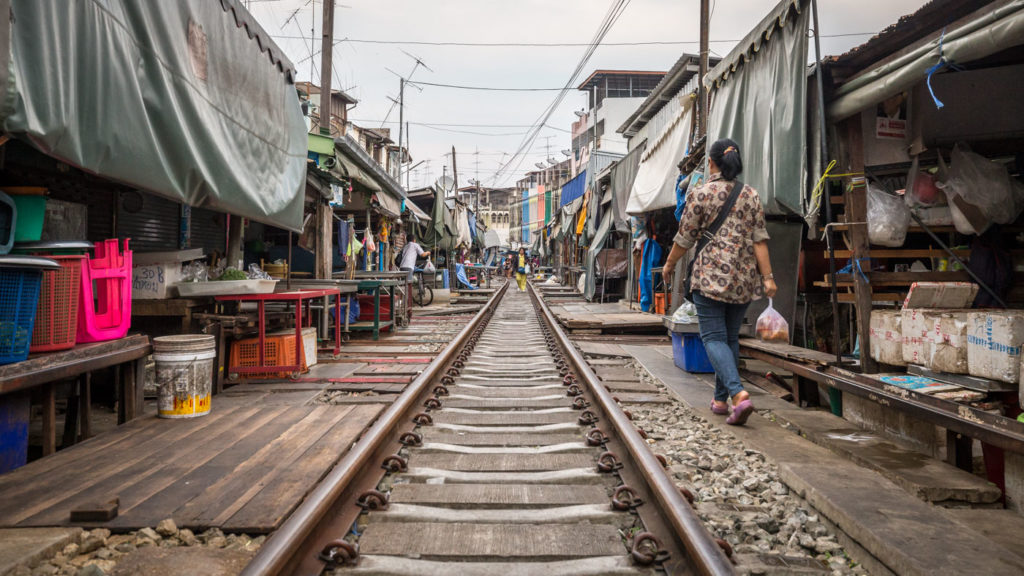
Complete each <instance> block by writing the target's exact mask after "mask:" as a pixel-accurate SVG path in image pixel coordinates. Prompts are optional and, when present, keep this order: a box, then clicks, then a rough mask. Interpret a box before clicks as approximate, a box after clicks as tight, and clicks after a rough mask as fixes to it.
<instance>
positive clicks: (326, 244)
mask: <svg viewBox="0 0 1024 576" xmlns="http://www.w3.org/2000/svg"><path fill="white" fill-rule="evenodd" d="M333 212H334V211H333V210H332V209H331V206H330V204H328V203H326V202H324V201H322V200H317V203H316V277H317V278H322V279H328V280H329V279H330V278H331V271H332V269H333V258H332V256H333V255H334V254H333V250H332V249H331V237H332V236H333V235H334V213H333Z"/></svg>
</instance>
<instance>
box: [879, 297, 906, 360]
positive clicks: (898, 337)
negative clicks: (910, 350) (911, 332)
mask: <svg viewBox="0 0 1024 576" xmlns="http://www.w3.org/2000/svg"><path fill="white" fill-rule="evenodd" d="M902 323H903V322H902V314H901V312H900V311H899V310H872V311H871V346H870V352H871V357H872V358H874V359H875V360H877V361H878V362H882V363H883V364H892V365H893V366H906V364H907V363H906V361H905V360H903V331H902V329H901V328H900V326H901V325H902Z"/></svg>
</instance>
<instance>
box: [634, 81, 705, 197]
mask: <svg viewBox="0 0 1024 576" xmlns="http://www.w3.org/2000/svg"><path fill="white" fill-rule="evenodd" d="M692 102H693V101H692V100H689V99H687V104H686V105H685V106H684V107H682V108H681V109H680V110H679V114H678V115H677V116H676V117H675V119H674V120H673V121H672V122H671V123H670V124H669V125H668V127H667V128H665V131H664V132H662V133H661V134H659V135H658V136H657V138H656V139H655V140H654V143H653V144H652V143H648V146H647V148H646V150H644V151H643V152H641V155H640V165H639V167H638V168H637V170H636V176H635V177H634V179H633V186H632V188H631V191H630V194H629V201H628V202H627V204H626V207H625V211H626V213H627V214H632V215H637V214H643V213H644V212H653V211H655V210H661V209H662V208H675V205H676V176H678V175H679V168H677V165H678V164H679V161H680V160H682V159H683V157H684V156H685V155H686V152H687V149H688V148H689V146H690V130H691V129H692V127H693V122H692V119H693V112H694V107H693V105H692ZM634 152H635V151H634Z"/></svg>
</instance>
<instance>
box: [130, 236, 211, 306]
mask: <svg viewBox="0 0 1024 576" xmlns="http://www.w3.org/2000/svg"><path fill="white" fill-rule="evenodd" d="M201 258H203V249H202V248H194V249H192V250H177V251H173V252H142V253H137V254H133V255H132V300H162V299H164V298H173V297H174V296H177V293H176V292H175V291H174V290H173V289H171V285H172V284H175V283H177V282H181V280H182V278H183V277H184V275H183V274H182V271H181V268H182V265H183V264H184V263H185V262H191V261H192V260H199V259H201Z"/></svg>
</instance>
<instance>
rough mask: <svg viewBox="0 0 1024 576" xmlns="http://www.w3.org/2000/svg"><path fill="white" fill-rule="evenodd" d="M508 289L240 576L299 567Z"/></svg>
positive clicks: (461, 334) (396, 403) (390, 409)
mask: <svg viewBox="0 0 1024 576" xmlns="http://www.w3.org/2000/svg"><path fill="white" fill-rule="evenodd" d="M507 288H508V283H506V284H505V285H504V286H502V287H501V288H499V289H498V290H497V291H495V293H494V294H493V295H492V296H491V299H490V300H488V302H487V304H486V305H485V306H484V307H483V308H481V309H480V311H479V312H477V313H476V315H475V316H474V317H473V319H472V320H470V321H469V323H468V324H466V325H465V326H464V327H463V328H462V330H461V331H459V333H458V334H457V335H456V336H455V338H454V339H453V340H452V341H451V343H450V344H449V345H448V346H447V347H446V348H445V349H444V350H442V351H441V353H440V354H438V355H437V357H436V358H434V360H433V361H432V362H431V363H430V364H428V365H427V367H426V369H424V370H423V372H421V373H420V375H419V376H417V377H416V379H415V380H413V381H412V382H411V383H410V384H409V386H408V387H407V388H406V389H405V390H404V391H403V392H402V393H401V394H400V395H399V396H398V398H396V399H395V401H394V402H393V403H392V404H391V405H390V406H389V407H388V408H387V410H385V411H384V413H383V414H381V415H380V417H379V418H378V419H377V420H376V421H375V422H374V423H373V425H372V426H371V427H370V429H369V430H367V431H366V433H365V434H364V435H363V436H362V438H360V439H359V440H358V441H357V442H356V443H355V445H354V446H352V449H351V450H349V451H348V452H347V453H345V455H344V456H343V457H342V459H341V460H340V461H339V462H338V464H336V465H335V466H334V468H332V469H331V471H330V473H328V475H327V476H326V477H325V478H324V479H323V481H321V482H320V483H319V484H318V485H317V486H316V488H315V489H314V490H313V491H312V492H311V493H310V494H309V496H308V497H307V498H306V499H305V500H304V501H303V502H302V504H301V505H299V507H298V508H296V509H295V512H293V513H292V514H291V515H290V516H289V517H288V519H287V520H286V521H285V522H284V523H283V524H282V525H281V527H280V528H278V529H277V530H276V531H274V532H273V533H272V534H271V535H270V537H269V538H267V540H266V542H264V543H263V545H262V546H260V549H259V552H257V553H256V555H255V556H254V557H253V559H252V561H251V562H249V564H248V565H247V566H246V567H245V569H244V570H242V572H241V574H242V575H244V576H264V575H265V576H269V575H277V574H286V573H289V572H288V571H289V567H293V566H296V565H298V564H300V563H301V560H302V559H296V558H295V555H296V554H297V553H298V552H299V551H300V550H301V549H302V548H303V544H304V542H305V541H306V539H307V538H309V537H310V536H311V535H312V534H313V533H314V531H316V529H317V526H319V525H320V524H321V523H323V522H324V520H325V519H326V518H327V516H328V514H329V513H330V512H331V510H332V509H333V508H334V506H335V505H336V504H337V502H338V499H339V498H340V497H341V496H342V494H343V493H344V492H345V489H346V487H347V486H348V485H349V484H350V483H351V482H352V481H353V480H354V479H355V478H357V477H358V476H359V475H360V474H362V473H363V472H364V470H365V469H367V468H372V469H375V468H376V465H375V464H376V463H374V462H372V461H371V459H372V457H373V455H374V454H375V453H376V452H377V451H378V450H379V449H380V448H381V447H382V446H383V445H384V444H385V443H386V442H387V441H388V440H389V438H390V435H391V433H392V432H394V431H395V429H396V428H397V427H399V426H401V425H402V424H406V423H407V422H408V417H409V415H410V412H414V411H419V410H420V407H419V406H418V404H417V400H418V399H419V397H420V396H421V395H422V394H423V393H424V392H426V391H427V389H428V387H429V386H430V385H431V384H432V383H433V382H434V381H435V380H436V379H437V378H438V377H439V376H441V375H442V371H443V369H444V368H445V366H446V365H448V364H449V363H450V362H451V361H452V360H453V359H454V358H455V356H456V355H457V354H458V353H459V351H460V349H461V348H462V346H463V344H465V342H466V340H467V339H468V338H469V336H470V335H471V334H472V333H473V331H474V330H476V329H477V328H478V327H479V326H480V325H481V323H482V322H483V321H484V319H485V318H486V317H487V316H488V315H490V314H491V313H492V312H493V311H494V308H495V304H496V303H497V302H498V300H500V299H501V296H502V295H503V294H504V293H505V290H506V289H507ZM353 505H354V504H353ZM341 536H344V534H338V535H336V537H338V538H340V537H341Z"/></svg>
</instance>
